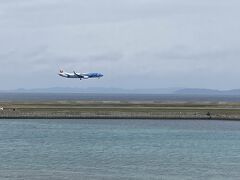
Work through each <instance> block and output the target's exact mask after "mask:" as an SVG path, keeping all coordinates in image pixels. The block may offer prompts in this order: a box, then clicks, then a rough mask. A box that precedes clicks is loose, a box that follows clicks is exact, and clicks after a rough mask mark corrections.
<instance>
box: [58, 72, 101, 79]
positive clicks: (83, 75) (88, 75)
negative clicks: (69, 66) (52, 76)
mask: <svg viewBox="0 0 240 180" xmlns="http://www.w3.org/2000/svg"><path fill="white" fill-rule="evenodd" d="M58 75H59V76H61V77H65V78H78V79H80V80H81V79H90V78H101V77H103V75H102V74H101V73H76V72H73V73H68V72H63V71H60V73H59V74H58Z"/></svg>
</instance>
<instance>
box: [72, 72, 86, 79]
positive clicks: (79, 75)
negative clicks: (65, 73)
mask: <svg viewBox="0 0 240 180" xmlns="http://www.w3.org/2000/svg"><path fill="white" fill-rule="evenodd" d="M73 73H74V74H75V75H76V76H77V77H79V78H80V79H82V78H84V76H83V75H81V74H78V73H76V72H75V71H73Z"/></svg>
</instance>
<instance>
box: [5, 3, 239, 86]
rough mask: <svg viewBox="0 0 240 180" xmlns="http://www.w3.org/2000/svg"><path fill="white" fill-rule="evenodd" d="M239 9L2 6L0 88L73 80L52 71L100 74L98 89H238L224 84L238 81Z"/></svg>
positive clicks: (167, 5)
mask: <svg viewBox="0 0 240 180" xmlns="http://www.w3.org/2000/svg"><path fill="white" fill-rule="evenodd" d="M239 5H240V2H239V1H237V0H230V1H226V0H211V1H209V0H202V1H193V0H169V1H166V0H122V1H113V0H102V1H99V0H87V1H84V0H51V1H49V0H34V1H33V0H21V1H20V0H11V1H10V0H9V1H6V0H2V1H0V25H1V29H0V57H1V59H0V62H1V65H2V66H3V67H4V68H3V69H2V70H1V71H0V77H3V76H4V75H5V74H6V73H8V74H9V78H8V80H6V79H5V78H2V79H0V83H1V84H3V85H5V86H6V87H8V88H11V87H17V88H18V87H21V86H27V87H31V86H40V85H41V86H52V85H54V86H57V85H59V84H60V85H62V86H71V85H72V83H73V82H74V81H63V80H59V78H58V77H57V76H56V70H58V68H66V70H69V71H72V70H73V69H77V70H81V71H101V72H103V73H104V74H106V76H105V77H104V79H103V80H102V81H100V82H97V83H100V86H108V87H110V86H125V87H126V88H127V87H130V86H132V87H134V86H148V87H152V86H155V87H156V86H158V87H160V86H164V87H168V86H178V85H181V86H185V85H186V86H188V87H191V86H196V85H201V86H202V87H203V88H208V87H213V88H215V87H216V88H217V87H224V86H229V88H228V89H230V88H231V87H233V88H239V86H238V84H237V83H236V82H233V80H231V79H236V77H239V76H240V72H239V68H238V67H239V66H240V62H239V58H240V54H239V52H240V51H239V47H240V43H239V42H240V38H239V31H240V24H239V23H238V21H239V20H238V17H239V16H240V13H239ZM22 69H24V71H23V70H22ZM133 72H134V73H133ZM16 73H17V74H18V78H17V79H16V75H15V74H16ZM33 74H34V77H33V76H32V75H33ZM208 77H210V78H208ZM57 83H59V84H57ZM84 83H86V86H96V85H95V84H94V83H96V82H95V81H86V82H84ZM101 83H102V84H101ZM74 85H75V84H74ZM76 86H81V84H79V83H77V85H76Z"/></svg>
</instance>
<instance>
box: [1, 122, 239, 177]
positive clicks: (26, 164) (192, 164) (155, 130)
mask: <svg viewBox="0 0 240 180" xmlns="http://www.w3.org/2000/svg"><path fill="white" fill-rule="evenodd" d="M0 179H1V180H15V179H19V180H20V179H21V180H42V179H51V180H65V179H66V180H67V179H70V180H71V179H74V180H78V179H94V180H95V179H109V180H110V179H140V180H141V179H163V180H164V179H169V180H181V179H184V180H185V179H203V180H205V179H213V180H215V179H216V180H221V179H222V180H225V179H240V122H231V121H198V120H186V121H185V120H42V119H39V120H21V119H18V120H0Z"/></svg>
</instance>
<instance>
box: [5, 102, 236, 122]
mask: <svg viewBox="0 0 240 180" xmlns="http://www.w3.org/2000/svg"><path fill="white" fill-rule="evenodd" d="M0 107H3V110H0V118H2V119H6V118H47V119H52V118H57V119H68V118H69V119H70V118H76V119H87V118H93V119H107V118H108V119H224V120H240V103H220V102H217V103H212V102H194V103H189V102H176V103H173V102H170V103H168V102H162V103H161V102H135V101H132V102H125V101H124V102H121V101H56V102H1V103H0Z"/></svg>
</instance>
